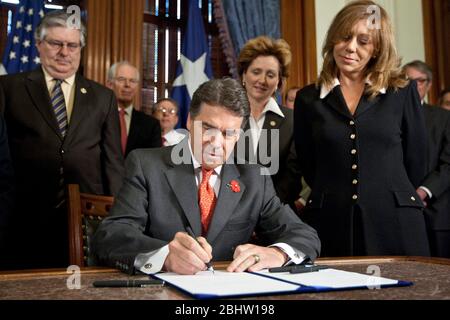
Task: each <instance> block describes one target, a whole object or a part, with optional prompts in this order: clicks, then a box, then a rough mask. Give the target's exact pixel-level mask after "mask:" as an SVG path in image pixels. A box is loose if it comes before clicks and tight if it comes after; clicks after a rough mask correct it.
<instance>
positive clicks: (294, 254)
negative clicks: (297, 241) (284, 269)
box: [269, 242, 306, 266]
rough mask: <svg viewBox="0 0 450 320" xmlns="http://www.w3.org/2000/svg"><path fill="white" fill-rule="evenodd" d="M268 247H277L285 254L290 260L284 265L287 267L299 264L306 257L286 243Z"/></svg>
mask: <svg viewBox="0 0 450 320" xmlns="http://www.w3.org/2000/svg"><path fill="white" fill-rule="evenodd" d="M269 247H277V248H278V249H280V250H281V251H283V252H284V253H286V254H287V255H288V257H289V259H290V260H288V261H287V262H286V263H285V264H284V265H285V266H287V265H289V264H292V263H293V264H300V263H302V262H303V260H305V258H306V255H305V254H304V253H303V252H301V251H296V250H294V248H292V247H291V246H290V245H288V244H286V243H282V242H280V243H275V244H273V245H271V246H269Z"/></svg>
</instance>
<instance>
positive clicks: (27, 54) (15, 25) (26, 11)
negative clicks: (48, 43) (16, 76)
mask: <svg viewBox="0 0 450 320" xmlns="http://www.w3.org/2000/svg"><path fill="white" fill-rule="evenodd" d="M43 16H44V1H43V0H20V3H19V6H18V8H17V10H16V12H15V14H14V18H13V22H12V28H11V33H10V34H9V36H8V42H7V44H6V48H5V51H4V53H3V60H2V62H3V66H4V68H5V70H6V72H7V73H18V72H25V71H30V70H33V69H36V67H37V66H38V65H39V64H40V60H39V53H38V51H37V49H36V45H35V41H34V31H35V30H36V28H37V26H38V25H39V23H40V21H41V19H42V17H43Z"/></svg>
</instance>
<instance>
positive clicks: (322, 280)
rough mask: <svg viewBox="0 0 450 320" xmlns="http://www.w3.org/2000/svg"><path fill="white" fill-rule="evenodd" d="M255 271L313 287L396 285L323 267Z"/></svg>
mask: <svg viewBox="0 0 450 320" xmlns="http://www.w3.org/2000/svg"><path fill="white" fill-rule="evenodd" d="M256 273H257V274H261V275H264V276H269V277H272V278H276V279H280V280H284V281H288V282H291V283H295V284H298V285H303V286H308V287H314V288H332V289H345V288H348V289H350V288H359V287H367V288H368V289H370V288H374V287H380V286H388V285H396V284H397V283H398V281H397V280H392V279H387V278H381V277H375V276H371V275H366V274H361V273H356V272H348V271H342V270H336V269H324V270H319V271H315V272H308V273H289V272H280V273H270V272H269V271H267V270H263V271H260V272H256Z"/></svg>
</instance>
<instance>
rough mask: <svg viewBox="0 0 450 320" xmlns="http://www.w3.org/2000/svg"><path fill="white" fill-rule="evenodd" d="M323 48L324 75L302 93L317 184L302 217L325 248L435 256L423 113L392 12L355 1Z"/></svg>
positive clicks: (310, 170) (299, 132)
mask: <svg viewBox="0 0 450 320" xmlns="http://www.w3.org/2000/svg"><path fill="white" fill-rule="evenodd" d="M377 7H378V8H379V15H378V12H377V11H378V10H373V9H374V8H377ZM322 54H323V57H324V64H323V69H322V72H321V74H320V78H319V80H318V83H317V84H316V85H310V86H307V87H305V88H303V89H302V90H301V91H300V92H299V93H298V94H297V98H296V102H295V115H294V119H295V125H294V126H295V144H296V149H297V154H298V156H299V163H300V166H301V169H302V171H303V174H304V176H305V179H306V182H307V183H308V184H309V185H310V186H311V188H312V194H311V196H310V198H309V200H308V203H307V207H306V210H305V213H304V216H302V218H303V219H304V220H305V221H306V222H307V223H309V224H310V225H311V226H313V227H314V228H315V229H316V230H317V231H318V233H319V237H320V239H321V241H322V256H351V255H419V256H428V255H429V245H428V240H427V235H426V228H425V221H424V216H423V204H422V202H421V201H420V198H419V197H418V196H417V194H416V192H415V190H416V188H417V187H418V186H419V185H420V183H421V181H422V179H423V178H424V176H425V173H426V158H425V157H426V131H425V124H424V118H423V115H422V111H421V106H420V99H419V96H418V94H417V90H416V87H415V83H408V82H407V80H406V78H405V77H404V75H403V74H402V73H401V69H400V59H399V58H398V56H397V52H396V49H395V45H394V35H393V32H392V27H391V23H390V21H389V18H388V16H387V14H386V11H385V10H384V9H383V8H381V7H379V6H377V5H376V4H375V3H374V2H372V1H356V2H352V3H350V4H348V5H347V6H346V7H344V8H343V9H342V10H341V11H340V12H339V13H338V14H337V16H336V17H335V19H334V21H333V23H332V24H331V26H330V29H329V31H328V35H327V39H326V42H325V45H324V48H323V52H322Z"/></svg>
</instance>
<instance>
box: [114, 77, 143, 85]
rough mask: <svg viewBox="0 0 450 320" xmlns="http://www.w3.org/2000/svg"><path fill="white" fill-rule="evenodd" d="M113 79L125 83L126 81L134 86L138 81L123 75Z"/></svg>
mask: <svg viewBox="0 0 450 320" xmlns="http://www.w3.org/2000/svg"><path fill="white" fill-rule="evenodd" d="M114 80H116V81H117V82H118V83H120V84H125V83H126V82H127V81H128V82H129V83H130V84H131V85H134V86H135V85H137V84H138V83H139V80H137V79H128V78H124V77H118V78H114Z"/></svg>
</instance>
